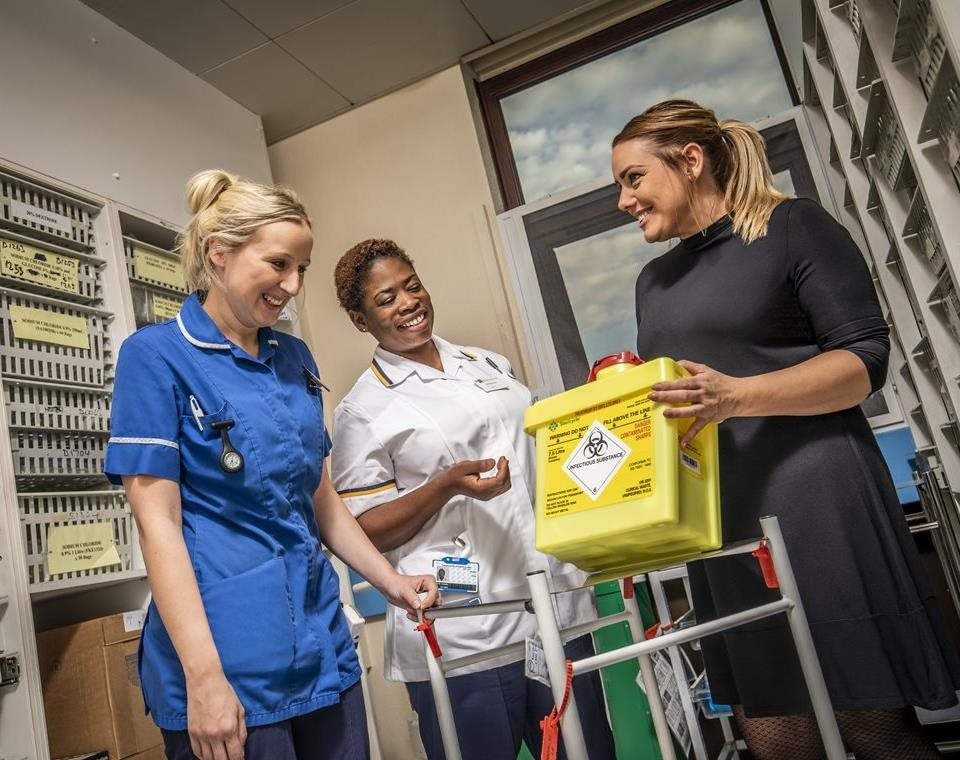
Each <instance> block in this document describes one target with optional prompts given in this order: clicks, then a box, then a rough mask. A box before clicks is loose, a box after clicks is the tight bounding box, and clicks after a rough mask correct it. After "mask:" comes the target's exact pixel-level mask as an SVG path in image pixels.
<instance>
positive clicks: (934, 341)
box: [802, 0, 960, 609]
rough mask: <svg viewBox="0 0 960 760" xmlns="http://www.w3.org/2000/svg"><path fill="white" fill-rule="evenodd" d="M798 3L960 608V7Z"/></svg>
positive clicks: (810, 70) (846, 204)
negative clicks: (935, 495) (932, 483)
mask: <svg viewBox="0 0 960 760" xmlns="http://www.w3.org/2000/svg"><path fill="white" fill-rule="evenodd" d="M802 3H803V6H802V19H803V32H802V33H803V43H804V44H803V47H804V82H803V93H804V100H805V104H806V105H807V106H808V108H809V117H810V120H811V125H812V128H813V131H814V134H815V137H816V140H817V143H818V149H819V150H820V152H821V158H822V159H823V162H824V164H825V165H826V166H827V173H828V175H829V178H830V183H831V189H832V191H833V193H834V197H835V199H836V200H837V201H838V206H842V211H841V214H842V216H843V218H842V219H841V221H843V222H844V224H845V225H846V226H847V228H848V229H849V230H850V231H851V234H852V235H853V237H854V239H855V240H856V241H857V242H858V243H860V244H861V248H862V250H863V251H864V254H865V256H866V257H867V259H868V263H869V265H870V271H871V274H872V275H873V278H874V281H875V284H876V287H877V291H878V293H879V295H880V299H881V304H882V307H883V309H884V314H885V315H886V317H887V321H888V323H889V324H890V327H891V343H892V350H891V358H890V376H891V378H892V379H893V382H894V384H895V389H896V392H897V395H898V396H899V399H900V403H901V406H902V407H903V409H904V410H905V411H906V417H907V419H906V422H907V424H908V425H909V427H910V429H911V432H912V433H913V436H914V440H915V442H916V444H917V447H918V452H917V454H918V460H919V468H920V469H921V470H930V471H931V472H932V473H933V476H934V479H935V480H936V482H938V483H940V484H941V486H942V491H941V492H940V493H939V496H940V504H939V506H938V511H939V512H940V513H941V514H938V519H939V520H940V523H941V525H940V531H939V534H938V535H937V536H936V537H935V538H936V540H935V543H936V546H937V550H938V553H939V554H940V559H941V561H942V563H943V564H944V567H945V576H946V578H947V579H948V585H949V586H950V591H951V594H952V596H953V601H954V604H955V606H957V607H958V609H960V581H958V579H960V544H958V542H957V540H956V536H960V511H958V503H960V501H958V498H960V497H958V493H957V492H958V490H960V425H958V418H957V413H956V410H957V409H958V408H960V290H958V288H957V284H958V282H960V280H958V279H957V273H958V272H960V101H958V96H960V83H958V79H957V74H956V72H957V71H958V68H957V64H958V62H960V48H958V47H957V35H958V34H960V3H957V2H955V0H893V1H891V0H802ZM864 244H865V245H864Z"/></svg>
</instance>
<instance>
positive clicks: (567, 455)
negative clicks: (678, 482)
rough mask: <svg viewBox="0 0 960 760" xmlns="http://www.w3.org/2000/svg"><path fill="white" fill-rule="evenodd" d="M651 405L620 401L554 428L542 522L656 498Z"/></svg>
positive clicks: (644, 401)
mask: <svg viewBox="0 0 960 760" xmlns="http://www.w3.org/2000/svg"><path fill="white" fill-rule="evenodd" d="M652 412H653V402H652V401H650V400H649V399H647V398H646V397H643V396H635V397H633V398H630V399H626V400H622V401H620V400H618V401H616V402H613V403H611V404H607V405H605V406H601V407H599V408H594V409H591V410H588V411H587V412H584V413H582V414H580V415H578V416H575V417H568V418H567V419H564V420H557V421H555V422H553V423H551V424H550V427H549V432H548V434H547V482H548V483H552V484H554V486H553V488H551V489H550V490H548V491H547V493H546V501H545V505H544V516H545V517H547V518H551V517H560V516H562V515H568V514H572V513H574V512H584V511H586V510H588V509H596V508H598V507H605V506H607V505H608V504H616V503H619V502H622V501H626V500H627V499H636V498H639V497H642V496H649V495H651V494H653V486H654V483H653V473H654V469H653V419H652V416H651V415H652Z"/></svg>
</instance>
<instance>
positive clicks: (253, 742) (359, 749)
mask: <svg viewBox="0 0 960 760" xmlns="http://www.w3.org/2000/svg"><path fill="white" fill-rule="evenodd" d="M161 733H162V734H163V745H164V750H165V751H166V753H167V760H194V754H193V750H192V749H191V748H190V736H189V734H188V733H187V732H186V731H163V730H161ZM243 750H244V760H369V758H370V741H369V738H368V736H367V716H366V713H365V711H364V706H363V690H362V688H361V687H360V682H359V681H358V682H357V683H355V684H354V685H353V686H351V687H350V688H349V689H347V690H346V691H345V692H343V693H342V694H341V695H340V702H339V703H338V704H335V705H330V707H324V708H321V709H320V710H315V711H314V712H312V713H307V714H306V715H301V716H299V717H297V718H291V719H290V720H284V721H281V722H280V723H271V724H270V725H267V726H255V727H254V728H250V729H248V730H247V743H246V744H245V745H244V748H243Z"/></svg>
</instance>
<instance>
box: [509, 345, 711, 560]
mask: <svg viewBox="0 0 960 760" xmlns="http://www.w3.org/2000/svg"><path fill="white" fill-rule="evenodd" d="M638 361H640V360H639V359H637V358H636V357H635V356H633V355H632V354H627V353H624V354H619V355H618V354H615V355H614V356H613V357H608V358H607V359H606V360H601V361H600V362H598V363H597V365H595V370H597V369H598V368H599V370H598V371H596V380H595V381H594V382H588V383H587V384H586V385H582V386H580V387H579V388H574V389H572V390H569V391H566V392H565V393H560V394H558V395H556V396H552V397H551V398H547V399H544V400H543V401H539V402H537V403H536V404H534V405H533V406H531V407H530V408H529V409H528V410H527V413H526V418H525V419H524V429H525V430H526V431H527V433H529V434H530V435H533V436H535V438H536V443H537V496H536V545H537V549H538V550H539V551H541V552H545V553H547V554H552V555H554V556H555V557H557V558H559V559H561V560H565V561H567V562H572V563H573V564H575V565H577V566H578V567H580V568H582V569H584V570H589V571H611V570H614V569H617V568H628V567H634V566H637V565H642V564H645V563H647V562H654V561H657V562H661V561H664V560H671V559H677V560H680V559H687V558H689V557H691V556H695V555H697V554H700V553H702V552H706V551H710V550H712V549H717V548H719V547H720V544H721V541H722V537H721V530H720V493H719V471H718V462H717V426H716V425H715V424H711V425H707V427H705V428H704V429H703V430H701V431H700V433H699V434H698V435H697V437H696V438H695V439H694V441H693V442H692V443H691V444H689V445H688V446H687V448H685V449H681V448H680V436H681V434H682V432H683V431H685V430H686V429H687V428H688V427H689V425H690V424H691V422H692V420H690V419H684V420H671V419H667V418H665V417H664V416H663V410H664V409H665V408H666V405H665V404H660V403H654V402H653V401H651V400H650V399H649V398H648V394H649V393H650V388H651V386H652V385H653V384H654V383H657V382H661V381H667V380H678V379H680V378H682V377H685V376H686V375H687V374H689V373H687V371H686V370H684V369H683V367H681V366H680V365H679V364H677V363H676V362H674V361H673V360H672V359H665V358H664V359H654V360H652V361H648V362H645V363H642V364H635V362H638ZM629 362H634V363H629ZM604 363H606V366H604ZM593 376H594V373H593V372H591V378H592V377H593Z"/></svg>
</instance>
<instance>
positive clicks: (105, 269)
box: [0, 163, 186, 760]
mask: <svg viewBox="0 0 960 760" xmlns="http://www.w3.org/2000/svg"><path fill="white" fill-rule="evenodd" d="M176 234H177V230H176V228H175V227H173V226H172V225H170V224H167V223H166V222H163V221H162V220H158V219H155V218H153V217H151V216H150V215H148V214H143V213H141V212H138V211H135V210H133V209H129V208H126V207H121V206H118V205H116V204H114V203H111V202H109V201H107V200H106V199H103V198H98V197H95V196H92V195H90V194H88V193H85V192H83V191H81V190H79V189H77V188H72V187H68V186H66V185H63V184H62V183H58V182H56V181H53V180H50V179H49V178H47V177H42V176H39V175H36V174H34V173H33V172H30V171H29V170H27V169H24V168H23V167H16V166H11V165H6V164H3V163H0V389H2V393H0V411H2V414H0V417H2V419H0V481H2V482H0V488H2V499H3V503H4V510H3V520H2V521H0V758H4V760H20V759H21V758H30V759H31V760H33V759H34V758H36V760H46V758H48V757H49V753H48V749H47V735H46V722H45V716H44V712H43V698H42V693H41V688H40V674H39V666H38V661H37V652H36V643H35V639H34V636H35V633H36V631H38V630H43V629H45V628H49V627H53V626H57V625H63V624H68V623H71V622H76V621H78V620H82V619H87V618H90V617H97V616H100V615H104V614H110V613H111V612H120V611H125V610H127V609H132V608H135V607H136V606H139V605H142V604H144V603H145V602H146V599H147V593H148V591H147V586H146V582H145V580H144V579H145V571H144V565H143V559H142V557H141V555H140V550H139V542H138V540H137V536H136V526H135V524H134V522H133V519H132V515H131V513H130V509H129V505H128V504H127V503H126V500H125V497H124V494H123V490H122V489H119V488H114V487H112V486H110V484H109V483H108V481H107V480H106V478H105V477H104V475H103V464H104V456H105V453H106V443H107V439H108V438H109V420H110V399H111V391H112V383H113V368H114V362H115V357H116V351H117V349H118V348H119V345H120V343H121V342H122V341H123V339H124V338H125V337H126V336H127V335H129V334H130V333H132V332H133V331H134V330H136V329H137V328H138V327H139V326H142V325H144V324H148V323H151V322H155V321H161V320H162V319H166V318H169V317H171V316H173V315H174V314H175V313H176V310H177V309H179V305H180V303H181V301H182V300H183V298H184V297H185V295H186V289H185V287H184V286H183V281H182V276H180V277H179V279H178V275H179V268H180V267H179V260H178V259H177V257H176V255H175V254H173V253H172V250H173V246H174V242H175V239H176ZM78 526H83V527H81V530H84V531H86V530H90V531H91V532H90V533H89V534H87V535H85V536H83V537H82V540H86V541H94V543H95V544H96V545H97V546H98V547H99V546H102V548H103V549H104V550H105V551H104V552H103V554H102V557H101V559H102V562H101V563H99V564H98V565H97V566H92V567H63V566H53V567H51V563H50V560H51V557H52V556H54V554H55V553H54V554H51V546H52V545H55V544H57V543H60V544H62V543H63V542H64V541H72V540H81V539H80V538H79V535H80V534H76V536H74V535H73V534H72V531H76V530H77V528H78Z"/></svg>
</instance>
